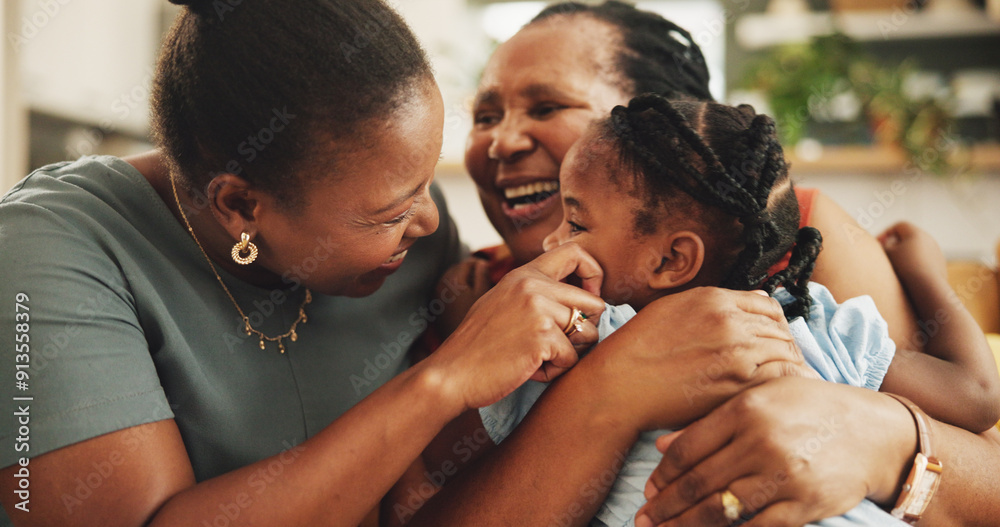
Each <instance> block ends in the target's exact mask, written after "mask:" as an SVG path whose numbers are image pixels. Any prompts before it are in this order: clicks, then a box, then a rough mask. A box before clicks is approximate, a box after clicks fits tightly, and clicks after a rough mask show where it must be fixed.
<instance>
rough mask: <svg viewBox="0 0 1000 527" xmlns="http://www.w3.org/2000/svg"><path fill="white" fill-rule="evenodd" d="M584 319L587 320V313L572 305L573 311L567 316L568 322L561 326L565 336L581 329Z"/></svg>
mask: <svg viewBox="0 0 1000 527" xmlns="http://www.w3.org/2000/svg"><path fill="white" fill-rule="evenodd" d="M584 320H587V315H584V314H583V312H582V311H580V309H579V308H576V307H574V308H573V313H571V314H570V316H569V322H568V323H567V324H566V327H564V328H563V333H565V334H566V336H567V337H570V336H573V334H574V333H576V332H578V331H583V321H584Z"/></svg>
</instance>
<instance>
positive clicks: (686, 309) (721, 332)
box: [585, 288, 815, 430]
mask: <svg viewBox="0 0 1000 527" xmlns="http://www.w3.org/2000/svg"><path fill="white" fill-rule="evenodd" d="M591 361H594V362H596V364H597V366H598V367H599V373H600V375H602V377H601V378H599V379H598V380H596V381H591V382H593V383H595V384H598V385H599V386H600V387H601V395H600V397H599V399H600V400H599V401H597V402H596V404H599V405H602V406H603V407H604V408H605V409H606V410H607V411H608V412H610V413H611V414H612V415H617V416H619V417H620V418H628V419H629V421H628V423H627V426H630V427H631V426H637V427H638V430H654V429H658V428H677V427H679V426H682V425H683V424H685V423H688V422H690V421H692V420H694V419H697V418H699V417H701V416H703V415H705V414H706V413H707V412H708V411H709V410H711V409H712V408H715V407H716V406H718V405H719V404H721V403H722V402H724V401H726V400H727V399H729V398H730V397H732V396H733V395H734V394H736V393H739V392H740V391H742V390H744V389H745V388H747V387H749V386H753V385H756V384H758V383H761V382H763V381H765V380H767V379H771V378H774V377H778V376H783V375H804V376H813V375H815V374H814V373H813V372H812V370H811V369H809V368H808V367H807V366H806V365H805V362H804V360H803V358H802V354H801V352H800V351H799V349H798V347H797V346H796V345H795V341H794V340H793V339H792V336H791V334H790V333H789V329H788V322H787V321H786V320H785V317H784V315H783V314H782V311H781V306H779V305H778V302H776V301H775V300H773V299H771V298H768V297H767V295H765V294H763V293H760V294H758V293H754V292H747V291H731V290H725V289H718V288H698V289H693V290H689V291H685V292H682V293H678V294H674V295H670V296H667V297H664V298H661V299H659V300H656V301H655V302H653V303H651V304H649V305H648V306H647V307H646V308H644V309H643V310H642V311H640V312H639V314H637V315H636V316H635V317H634V318H633V319H632V320H630V321H629V322H628V323H627V324H625V325H624V326H622V328H621V329H619V330H618V331H615V332H614V333H613V334H611V336H609V337H608V338H607V339H605V340H604V341H603V342H601V344H600V345H599V346H597V348H595V350H594V351H593V352H592V353H591V355H590V356H588V358H587V360H586V361H585V362H587V363H591Z"/></svg>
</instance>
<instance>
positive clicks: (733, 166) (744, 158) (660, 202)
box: [598, 94, 822, 319]
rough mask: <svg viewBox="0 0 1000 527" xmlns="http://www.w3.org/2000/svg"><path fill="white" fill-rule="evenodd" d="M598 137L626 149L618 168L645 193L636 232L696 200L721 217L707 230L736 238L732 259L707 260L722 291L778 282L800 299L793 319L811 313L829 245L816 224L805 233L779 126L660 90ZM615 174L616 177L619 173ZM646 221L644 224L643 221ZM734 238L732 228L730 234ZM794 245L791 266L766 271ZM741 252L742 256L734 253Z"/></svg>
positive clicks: (618, 110)
mask: <svg viewBox="0 0 1000 527" xmlns="http://www.w3.org/2000/svg"><path fill="white" fill-rule="evenodd" d="M598 137H599V138H600V139H603V140H609V141H611V144H612V145H614V146H615V147H616V149H617V150H618V152H619V153H620V159H619V161H620V162H621V166H622V167H623V168H625V169H626V171H625V172H627V173H628V174H631V175H632V177H634V178H635V179H636V181H635V188H636V189H639V191H640V192H641V193H642V194H643V195H644V201H645V208H646V210H645V211H640V214H637V216H636V220H637V221H636V225H637V228H640V229H641V228H642V226H643V225H646V229H647V230H648V229H649V226H648V225H649V221H648V218H649V217H655V215H654V214H653V213H651V212H650V211H651V210H663V209H664V204H668V203H676V202H677V200H678V199H679V198H678V196H680V199H683V196H682V195H680V193H683V194H686V195H688V196H691V197H693V198H695V200H696V201H697V203H698V204H700V205H701V208H702V209H704V208H708V209H710V210H711V211H714V212H715V213H716V215H715V216H712V215H711V214H705V215H703V218H715V219H714V220H711V221H709V223H710V224H709V225H707V226H706V227H707V228H708V229H709V231H710V233H712V234H715V233H721V234H720V235H719V236H717V238H718V239H727V240H730V241H729V242H728V243H729V244H731V245H733V246H734V247H732V248H731V249H732V250H731V251H730V252H729V253H728V254H730V256H728V257H725V258H720V259H721V260H722V261H716V262H709V261H708V258H707V257H706V264H707V265H716V266H718V268H719V269H721V270H722V271H723V276H724V278H723V279H722V282H721V283H720V285H721V286H722V287H726V288H730V289H738V290H751V289H763V290H764V291H766V292H767V293H768V294H773V293H774V291H775V290H776V289H777V288H778V287H781V286H784V287H785V289H786V290H787V291H788V292H789V293H790V294H791V295H792V296H793V297H794V298H795V300H794V301H793V302H791V303H789V304H788V305H786V306H784V311H785V316H786V317H788V318H789V319H792V318H795V317H798V316H808V312H809V307H810V305H811V303H812V299H811V298H810V296H809V290H808V288H807V284H808V282H809V277H810V276H811V275H812V272H813V268H814V267H815V265H816V257H817V256H818V255H819V251H820V248H821V246H822V236H820V233H819V231H818V230H816V229H814V228H812V227H805V228H802V229H799V228H798V226H799V211H798V201H797V200H796V198H795V193H794V192H793V189H792V187H791V182H790V181H789V182H788V185H787V187H786V188H785V190H783V191H781V192H777V193H774V194H772V192H771V190H772V189H773V188H774V187H775V186H776V185H781V184H784V183H785V182H786V181H787V180H788V167H787V166H786V164H785V159H784V155H783V152H782V149H781V145H780V144H779V143H778V140H777V137H776V135H775V125H774V120H773V119H771V118H770V117H768V116H766V115H758V114H756V113H755V112H754V110H753V108H752V107H751V106H749V105H741V106H739V107H733V106H728V105H724V104H718V103H714V102H692V101H669V100H668V99H667V98H665V97H663V96H661V95H656V94H643V95H640V96H638V97H635V98H634V99H632V100H631V101H630V102H629V104H628V107H624V106H617V107H615V108H614V110H612V112H611V116H610V117H609V118H608V119H606V120H605V121H603V122H602V123H601V124H600V125H599V136H598ZM616 177H617V176H616ZM644 218H645V219H644ZM727 232H734V233H735V234H734V235H733V237H730V238H726V237H725V236H724V234H725V233H727ZM789 248H792V254H791V258H790V261H789V264H788V267H787V268H785V269H784V270H782V271H779V272H777V273H775V274H774V275H773V276H770V277H769V276H768V274H767V271H768V269H769V268H771V267H772V266H773V265H774V264H776V263H777V262H778V261H780V259H781V258H782V256H784V255H785V254H786V253H787V252H788V250H789ZM737 251H738V252H737Z"/></svg>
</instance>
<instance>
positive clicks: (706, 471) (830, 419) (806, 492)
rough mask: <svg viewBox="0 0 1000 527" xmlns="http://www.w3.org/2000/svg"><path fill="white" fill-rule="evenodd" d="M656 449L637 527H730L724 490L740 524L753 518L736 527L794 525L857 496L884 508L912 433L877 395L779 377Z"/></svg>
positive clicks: (898, 410) (896, 407) (909, 452)
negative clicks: (738, 508)
mask: <svg viewBox="0 0 1000 527" xmlns="http://www.w3.org/2000/svg"><path fill="white" fill-rule="evenodd" d="M657 448H659V449H660V450H661V451H664V456H663V461H662V462H661V463H660V465H659V467H657V469H656V470H655V471H654V472H653V475H652V477H650V480H649V483H647V485H646V497H647V499H649V502H648V503H647V504H646V505H644V506H643V507H642V509H640V510H639V513H638V514H637V515H636V517H637V521H636V525H637V526H638V527H644V526H646V527H648V526H652V525H668V526H673V525H723V526H725V525H730V522H729V521H728V520H726V518H725V517H724V515H723V507H722V499H721V493H722V492H723V491H725V490H729V491H730V492H731V493H732V494H733V495H735V496H736V497H737V498H739V499H740V501H741V503H742V504H743V507H744V513H743V514H744V517H749V516H753V515H755V516H754V517H753V519H752V520H750V521H749V522H747V523H746V524H745V525H748V526H756V525H803V524H805V523H808V522H811V521H815V520H819V519H822V518H828V517H831V516H837V515H840V514H843V513H844V512H846V511H848V510H850V509H851V508H853V507H854V506H856V505H857V504H858V503H860V502H861V500H863V499H864V498H866V497H868V498H871V499H873V500H874V501H876V502H878V503H891V502H892V500H893V499H895V498H894V494H895V492H897V491H898V488H899V485H900V483H901V482H900V477H901V475H902V472H903V471H904V469H905V467H907V466H908V463H909V462H910V461H911V460H912V459H913V456H914V454H915V451H916V430H915V426H914V424H913V420H912V418H911V417H910V414H909V413H908V412H907V410H906V409H905V408H904V407H903V406H902V405H901V404H899V402H897V401H895V400H893V399H891V398H889V397H886V396H884V395H879V394H878V393H877V392H873V391H869V390H864V389H862V388H854V387H851V386H844V385H838V384H833V383H829V382H824V381H815V380H806V379H794V378H784V379H776V380H773V381H771V382H767V383H764V384H762V385H760V386H757V387H755V388H751V389H749V390H747V391H745V392H743V393H741V394H739V395H737V396H736V397H734V398H733V399H731V400H730V401H728V402H727V403H725V404H723V405H722V406H720V407H719V408H717V409H716V410H715V411H713V412H712V413H711V414H709V415H708V416H707V417H705V418H704V419H701V420H699V421H697V422H695V423H693V424H692V425H691V426H689V427H687V428H686V429H684V430H682V431H679V432H675V433H673V434H669V435H666V436H663V437H661V438H660V439H659V440H658V441H657ZM643 517H646V518H645V519H643Z"/></svg>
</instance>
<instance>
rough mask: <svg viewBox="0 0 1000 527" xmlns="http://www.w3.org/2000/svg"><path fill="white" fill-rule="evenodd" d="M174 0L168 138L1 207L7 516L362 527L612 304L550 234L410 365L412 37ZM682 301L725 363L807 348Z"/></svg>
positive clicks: (770, 324)
mask: <svg viewBox="0 0 1000 527" xmlns="http://www.w3.org/2000/svg"><path fill="white" fill-rule="evenodd" d="M178 3H184V4H187V6H188V7H187V9H185V10H184V11H183V12H182V13H181V15H180V16H179V18H178V19H177V21H176V22H175V25H174V27H173V29H172V31H171V32H170V34H169V35H168V37H167V39H166V41H165V43H164V46H163V50H162V53H161V56H160V60H159V67H158V70H157V73H156V78H155V90H154V93H155V97H154V99H155V101H154V105H153V120H154V124H155V131H156V137H157V142H158V143H159V146H160V150H158V151H155V152H151V153H149V154H146V155H143V156H138V157H135V158H129V159H118V158H114V157H86V158H83V159H80V160H77V161H75V162H68V163H61V164H57V165H50V166H47V167H43V168H41V169H39V170H37V171H35V172H34V173H32V174H31V175H29V176H28V177H27V178H25V179H24V180H22V181H21V182H20V183H18V184H17V185H16V186H15V188H14V189H13V190H11V191H10V192H9V193H7V194H6V195H5V196H4V197H3V199H2V201H0V225H2V227H0V268H2V269H3V273H4V280H3V282H2V284H0V297H3V298H4V299H5V300H4V302H2V304H0V306H2V307H0V341H2V342H4V343H6V344H5V345H3V346H2V347H0V349H2V352H0V353H2V360H3V364H4V366H3V371H5V372H8V373H10V375H9V376H8V377H6V378H7V379H10V378H11V377H14V376H15V374H14V369H15V364H17V371H19V372H22V373H18V374H17V375H18V376H19V381H20V382H21V383H23V384H22V385H21V386H23V387H24V388H25V389H24V390H23V391H20V390H17V391H16V390H15V386H14V383H13V382H11V383H5V384H4V389H3V393H4V396H3V397H2V398H0V399H2V401H3V402H2V403H0V405H2V406H0V410H2V413H3V414H4V415H6V416H8V417H11V416H12V415H14V412H19V413H20V414H23V415H22V417H23V419H22V421H23V423H21V424H20V425H19V428H18V430H16V431H15V430H14V429H13V428H11V427H4V428H2V429H0V443H2V444H3V445H4V446H3V447H2V448H0V466H3V467H5V468H3V470H2V471H0V502H2V503H3V506H4V510H5V511H6V512H7V514H9V517H0V525H9V524H10V523H11V522H12V523H13V524H15V525H18V526H42V525H46V526H47V525H60V526H73V525H80V526H83V525H87V526H92V525H101V526H104V527H108V526H119V525H120V526H138V525H233V526H235V525H281V526H315V525H356V524H358V523H359V522H360V521H361V519H362V518H363V517H364V516H365V515H366V513H367V512H368V511H370V510H371V509H372V508H373V507H375V505H376V504H377V503H378V501H379V499H380V498H381V497H382V496H383V494H384V493H385V492H386V491H387V490H388V489H389V488H390V486H391V485H392V484H393V482H395V481H396V480H397V479H399V477H400V476H401V475H402V474H403V472H404V471H405V470H406V468H407V467H408V466H409V465H410V464H411V463H412V462H413V460H414V459H415V458H416V457H417V456H418V454H419V453H420V451H421V450H422V449H423V448H424V447H425V446H426V445H427V444H428V443H429V442H430V441H431V439H432V438H433V437H434V436H435V435H436V434H438V433H439V432H440V430H441V429H442V427H444V426H445V425H446V424H447V423H448V422H449V421H451V420H452V419H454V418H455V417H456V416H458V415H460V414H462V413H463V412H465V411H467V410H469V409H474V408H478V407H481V406H484V405H488V404H490V403H493V402H495V401H497V400H499V399H500V398H501V397H503V396H505V395H506V394H508V393H510V392H511V391H512V390H514V389H515V388H516V387H517V386H519V385H520V384H522V383H523V382H524V381H525V380H527V379H528V378H538V379H547V378H551V377H552V376H554V375H555V374H556V373H558V372H559V371H561V370H563V369H565V368H568V367H570V366H572V365H573V364H574V363H575V362H576V360H577V355H576V349H575V347H574V346H575V345H577V346H579V345H586V344H587V343H589V342H593V341H594V340H595V339H596V329H595V328H594V326H593V325H592V324H589V323H587V324H584V325H583V326H584V327H583V330H582V331H579V332H576V333H575V334H574V335H572V337H571V338H567V335H566V334H565V333H564V330H563V328H564V327H566V325H567V322H566V321H567V320H569V319H571V318H572V317H571V314H574V313H576V311H575V309H579V310H580V311H582V312H583V313H585V314H587V315H596V314H598V313H599V312H600V311H601V310H602V309H603V303H602V302H601V301H600V299H599V298H597V297H596V296H595V295H594V294H592V293H594V292H596V291H597V290H598V288H599V286H600V281H601V276H602V275H601V270H600V268H599V267H598V266H597V265H596V263H595V262H594V261H593V260H592V259H591V258H590V257H589V256H587V255H586V254H584V253H583V252H582V251H580V250H579V248H575V247H567V248H566V249H565V250H562V251H559V252H557V253H553V254H549V255H546V256H545V257H543V258H540V259H538V260H537V261H535V262H533V263H532V264H530V265H527V266H525V267H524V268H522V269H520V270H517V271H514V272H512V273H510V275H509V276H508V278H506V279H505V280H504V281H503V283H502V284H499V285H498V286H497V287H495V288H494V289H493V291H491V292H490V294H489V295H487V296H486V297H484V298H483V299H482V300H481V301H480V302H479V303H477V304H476V306H475V308H474V309H473V310H472V311H471V312H470V313H469V315H468V317H467V319H466V321H465V323H464V324H462V325H461V327H459V328H458V329H457V330H456V331H455V332H454V334H453V335H452V336H451V338H449V339H448V340H447V341H446V342H445V343H444V344H443V345H442V346H441V347H440V348H439V349H438V350H437V351H436V353H434V354H433V356H431V357H430V358H428V359H426V360H424V361H422V362H420V363H419V364H416V365H414V366H413V367H410V368H409V369H407V367H408V365H409V360H408V358H407V355H406V353H405V351H406V348H407V347H408V346H409V345H410V344H411V343H412V342H413V341H414V339H415V338H416V336H417V334H418V333H419V332H420V331H422V330H423V328H424V327H426V321H423V320H420V319H419V316H420V313H421V312H422V310H425V309H426V307H427V306H428V305H431V304H430V303H432V302H443V301H445V300H447V299H450V298H453V297H452V296H450V295H449V296H444V295H442V296H441V297H440V299H437V298H434V297H433V296H432V291H433V289H434V284H435V283H436V282H437V281H438V279H439V278H440V276H441V274H442V272H443V271H444V270H445V269H446V268H447V267H448V266H449V265H450V264H452V263H454V262H455V261H456V260H457V259H458V258H459V255H460V254H459V251H460V247H459V244H458V243H457V239H456V234H455V227H454V225H453V224H452V223H451V220H450V219H449V217H448V215H447V211H446V209H444V207H443V202H442V200H441V198H440V194H439V192H438V191H437V190H436V189H435V188H434V187H433V186H432V185H431V180H432V178H433V174H434V167H435V163H436V161H437V159H438V156H439V153H440V148H441V138H442V126H443V112H442V101H441V96H440V94H439V91H438V89H437V86H436V85H435V83H434V80H433V77H432V75H431V72H430V68H429V66H428V63H427V60H426V58H425V56H424V53H423V51H422V50H421V49H420V47H419V45H418V44H417V42H416V40H415V39H414V37H413V35H412V34H411V32H410V30H409V29H408V28H407V27H406V25H405V24H404V23H403V21H402V20H401V19H400V18H399V16H398V15H397V14H396V13H394V12H393V11H392V10H391V9H390V8H388V7H387V6H386V5H385V4H384V3H383V2H382V1H381V0H345V1H338V2H329V1H318V2H312V1H310V2H278V1H259V2H244V3H242V4H240V5H238V6H230V5H228V4H227V5H225V6H223V7H226V9H220V10H218V11H217V10H216V7H218V6H220V5H221V4H220V3H219V2H211V1H210V0H186V1H185V2H180V1H178ZM229 7H232V8H231V9H230V8H229ZM439 210H440V212H439ZM570 274H575V275H577V276H578V277H580V279H581V280H582V283H583V285H584V288H583V289H580V288H577V287H573V286H570V285H567V284H564V283H561V282H560V280H562V279H563V278H565V277H567V276H568V275H570ZM361 297H363V298H361ZM688 300H692V299H688ZM734 302H737V303H738V304H739V305H740V307H739V308H733V307H731V304H733V303H734ZM688 304H689V305H685V307H684V311H685V312H694V313H695V316H698V315H700V316H702V317H704V319H706V320H710V319H714V318H718V317H725V319H726V320H727V321H728V324H727V325H726V326H725V327H722V328H720V329H719V330H718V331H717V332H716V336H715V337H714V338H713V339H712V341H711V342H706V343H705V346H706V347H710V348H712V349H714V350H716V351H717V352H719V353H725V352H727V351H732V350H733V349H736V348H744V347H747V346H748V343H747V340H748V339H747V337H745V336H743V335H741V330H742V329H743V328H745V327H747V326H750V327H757V326H760V327H761V328H762V329H761V331H762V332H765V333H769V334H770V335H773V336H774V338H772V339H769V342H768V343H767V344H764V345H760V344H758V345H757V346H756V347H755V353H753V354H748V357H747V359H746V361H743V362H740V366H741V367H744V368H745V369H746V370H747V371H755V368H754V364H753V363H752V362H751V361H755V360H756V361H761V362H765V361H779V362H782V361H787V364H789V365H792V364H795V363H797V362H800V361H801V358H800V357H798V356H796V354H795V353H794V350H791V349H789V347H788V345H787V338H788V333H787V326H783V325H782V324H781V321H779V318H780V309H779V308H777V306H776V305H775V304H774V303H772V302H770V301H768V300H767V299H763V298H760V297H757V296H756V295H751V294H749V293H733V294H732V295H725V296H716V297H715V298H714V300H712V301H708V302H706V301H705V300H703V299H702V300H698V301H697V302H688ZM512 328H513V330H512ZM688 337H689V336H688V335H678V339H685V338H688ZM720 337H721V338H720ZM678 342H680V340H678V341H672V340H670V339H665V340H662V343H663V345H664V346H666V347H669V346H671V345H675V344H677V343H678ZM11 343H17V345H16V346H12V345H10V344H11ZM656 349H660V348H658V347H657V348H656ZM621 355H622V356H623V357H627V356H629V354H628V353H626V352H625V350H623V352H622V354H621ZM738 362H739V361H738ZM23 365H27V369H24V368H23ZM750 377H752V376H748V378H747V379H745V380H744V381H742V382H738V383H736V384H743V382H750V380H751V378H750ZM15 397H20V398H22V399H21V400H18V401H17V404H18V406H17V407H12V406H11V405H12V403H13V402H14V398H15ZM15 433H16V434H17V436H16V437H15ZM15 443H16V445H15Z"/></svg>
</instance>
